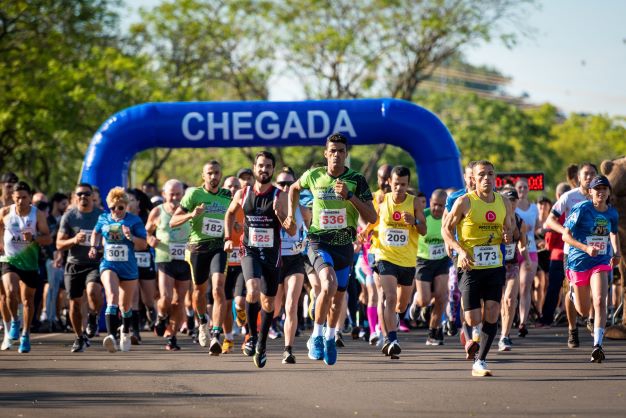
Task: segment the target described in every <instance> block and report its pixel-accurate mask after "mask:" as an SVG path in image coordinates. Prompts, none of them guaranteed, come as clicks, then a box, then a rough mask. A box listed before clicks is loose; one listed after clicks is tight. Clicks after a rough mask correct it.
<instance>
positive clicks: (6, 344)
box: [0, 329, 13, 351]
mask: <svg viewBox="0 0 626 418" xmlns="http://www.w3.org/2000/svg"><path fill="white" fill-rule="evenodd" d="M12 345H13V340H12V339H11V338H10V337H9V331H8V330H6V329H5V330H4V338H3V339H2V347H1V348H0V349H1V350H2V351H6V350H10V349H11V346H12Z"/></svg>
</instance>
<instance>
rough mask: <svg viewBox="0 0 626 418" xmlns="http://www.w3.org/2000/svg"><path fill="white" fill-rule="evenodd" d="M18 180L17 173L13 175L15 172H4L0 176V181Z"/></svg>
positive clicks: (12, 181) (15, 181)
mask: <svg viewBox="0 0 626 418" xmlns="http://www.w3.org/2000/svg"><path fill="white" fill-rule="evenodd" d="M18 181H19V178H17V175H15V173H12V172H10V171H9V172H6V173H4V174H3V175H2V178H0V183H17V182H18Z"/></svg>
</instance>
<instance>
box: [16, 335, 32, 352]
mask: <svg viewBox="0 0 626 418" xmlns="http://www.w3.org/2000/svg"><path fill="white" fill-rule="evenodd" d="M17 352H18V353H30V337H29V336H28V335H22V337H21V338H20V348H18V350H17Z"/></svg>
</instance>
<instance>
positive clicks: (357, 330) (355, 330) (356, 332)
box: [350, 326, 361, 340]
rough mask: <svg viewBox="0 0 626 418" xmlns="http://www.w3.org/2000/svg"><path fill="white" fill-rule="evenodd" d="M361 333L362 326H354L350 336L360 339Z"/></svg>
mask: <svg viewBox="0 0 626 418" xmlns="http://www.w3.org/2000/svg"><path fill="white" fill-rule="evenodd" d="M359 334H361V327H359V326H354V327H352V331H351V332H350V336H351V337H352V339H353V340H358V339H359Z"/></svg>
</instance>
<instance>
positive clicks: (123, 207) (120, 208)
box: [113, 205, 126, 210]
mask: <svg viewBox="0 0 626 418" xmlns="http://www.w3.org/2000/svg"><path fill="white" fill-rule="evenodd" d="M124 209H126V206H124V205H118V206H113V210H124Z"/></svg>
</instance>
